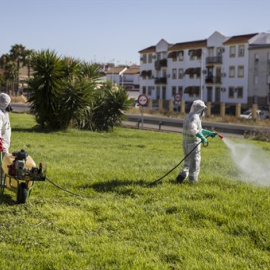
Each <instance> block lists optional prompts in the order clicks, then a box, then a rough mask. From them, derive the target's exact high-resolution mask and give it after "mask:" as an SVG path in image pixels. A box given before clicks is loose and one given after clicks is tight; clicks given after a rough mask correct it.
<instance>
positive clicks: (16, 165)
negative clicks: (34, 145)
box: [8, 149, 45, 181]
mask: <svg viewBox="0 0 270 270" xmlns="http://www.w3.org/2000/svg"><path fill="white" fill-rule="evenodd" d="M12 155H13V156H14V157H15V159H14V161H13V162H12V164H11V165H9V166H8V174H9V175H10V176H13V177H14V178H16V179H18V180H31V181H44V180H45V176H44V174H43V168H42V163H40V164H39V167H32V168H31V169H27V168H26V159H27V156H28V153H27V152H26V151H25V150H24V149H22V150H21V151H18V152H13V153H12Z"/></svg>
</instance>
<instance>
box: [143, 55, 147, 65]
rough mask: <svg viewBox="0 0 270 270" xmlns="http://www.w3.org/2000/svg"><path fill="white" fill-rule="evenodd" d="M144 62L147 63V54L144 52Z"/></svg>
mask: <svg viewBox="0 0 270 270" xmlns="http://www.w3.org/2000/svg"><path fill="white" fill-rule="evenodd" d="M143 63H144V64H146V63H147V54H143Z"/></svg>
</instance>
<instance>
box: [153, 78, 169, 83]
mask: <svg viewBox="0 0 270 270" xmlns="http://www.w3.org/2000/svg"><path fill="white" fill-rule="evenodd" d="M155 84H167V78H166V77H160V78H155Z"/></svg>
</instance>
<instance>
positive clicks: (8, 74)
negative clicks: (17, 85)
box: [0, 53, 14, 94]
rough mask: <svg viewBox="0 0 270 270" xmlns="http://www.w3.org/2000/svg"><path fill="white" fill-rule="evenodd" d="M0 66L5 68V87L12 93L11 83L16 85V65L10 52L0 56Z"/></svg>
mask: <svg viewBox="0 0 270 270" xmlns="http://www.w3.org/2000/svg"><path fill="white" fill-rule="evenodd" d="M0 67H1V68H2V69H3V70H4V72H3V76H4V80H5V89H6V92H7V93H8V94H10V89H9V86H10V85H14V65H13V66H12V61H11V57H10V55H9V54H8V53H6V54H3V55H2V56H1V58H0Z"/></svg>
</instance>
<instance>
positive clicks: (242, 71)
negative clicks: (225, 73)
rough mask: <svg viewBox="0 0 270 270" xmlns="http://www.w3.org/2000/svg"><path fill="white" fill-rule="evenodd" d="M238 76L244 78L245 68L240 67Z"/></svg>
mask: <svg viewBox="0 0 270 270" xmlns="http://www.w3.org/2000/svg"><path fill="white" fill-rule="evenodd" d="M237 75H238V78H243V77H244V66H238V71H237Z"/></svg>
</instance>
